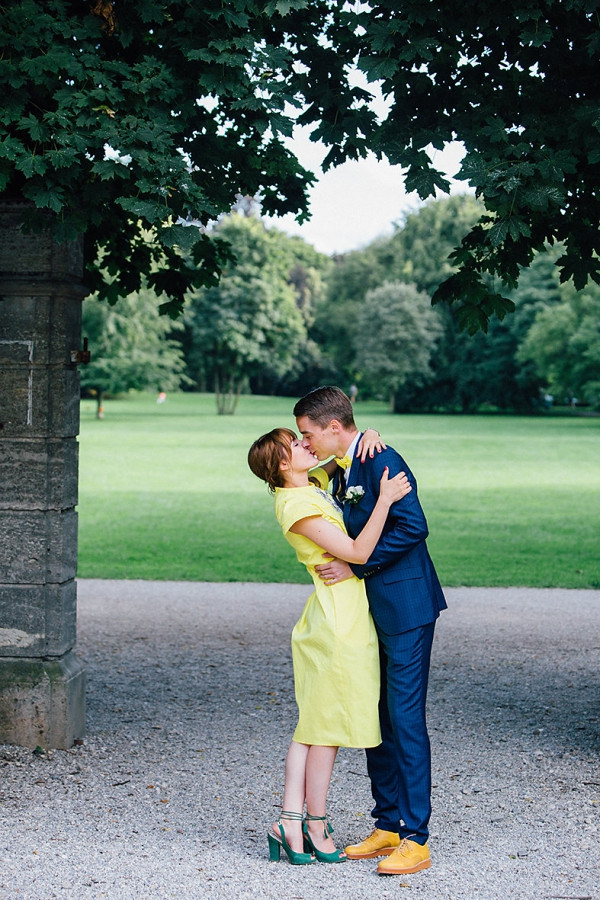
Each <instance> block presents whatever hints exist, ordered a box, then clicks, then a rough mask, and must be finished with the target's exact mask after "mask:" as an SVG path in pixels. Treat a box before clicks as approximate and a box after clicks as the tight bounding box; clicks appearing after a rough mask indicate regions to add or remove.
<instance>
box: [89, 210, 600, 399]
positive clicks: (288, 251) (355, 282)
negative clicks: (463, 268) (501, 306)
mask: <svg viewBox="0 0 600 900" xmlns="http://www.w3.org/2000/svg"><path fill="white" fill-rule="evenodd" d="M480 215H481V206H480V205H479V203H478V202H477V201H476V200H475V199H474V198H473V197H471V196H469V195H462V196H454V197H450V198H446V199H443V200H437V201H430V202H429V203H427V204H426V205H424V206H422V207H421V208H420V209H419V210H418V211H416V212H414V213H411V214H409V215H408V216H406V218H405V220H404V221H403V222H402V223H401V224H399V225H398V227H397V228H396V230H395V232H394V233H393V234H392V236H391V237H386V238H380V239H378V240H376V241H374V242H372V243H371V244H369V245H367V246H366V247H364V248H363V249H361V250H356V251H353V252H351V253H347V254H343V255H340V256H336V257H334V258H333V259H332V258H329V257H327V256H325V255H323V254H320V253H318V252H317V251H316V250H314V248H313V247H311V246H310V245H309V244H307V243H306V242H305V241H303V240H302V239H301V238H298V237H289V236H288V235H286V234H284V233H282V232H280V231H278V230H276V229H267V228H266V227H265V225H264V223H263V222H262V220H261V219H260V218H259V216H258V214H257V209H256V205H255V204H253V203H251V202H250V203H248V202H246V203H243V202H240V203H239V204H238V209H237V211H235V212H234V213H232V214H231V215H229V216H226V217H224V218H223V219H222V220H221V221H220V222H219V223H218V224H217V226H216V227H215V228H214V235H215V236H216V237H218V238H220V239H223V240H225V241H227V242H228V243H229V244H230V246H231V249H232V251H233V256H234V259H233V260H231V261H230V262H229V263H227V264H226V265H225V268H224V271H223V275H222V277H221V280H220V281H219V283H218V284H216V285H214V286H209V287H204V288H199V289H197V290H194V291H191V292H188V295H187V298H186V302H185V307H184V315H183V319H182V323H181V324H178V325H177V326H175V327H174V326H173V323H170V322H169V320H166V319H165V318H164V317H160V316H158V315H157V314H156V312H154V310H156V306H157V304H156V298H155V297H154V303H152V300H151V299H150V298H149V297H148V292H147V290H142V291H140V292H139V294H138V295H130V296H129V298H126V299H125V301H119V304H117V306H116V307H114V308H111V307H108V306H107V305H106V304H105V303H103V302H100V301H98V300H97V299H93V300H88V301H86V302H85V303H84V334H88V336H89V337H90V342H91V345H92V357H93V359H94V353H95V356H96V362H92V364H90V366H89V367H87V368H86V369H84V370H83V373H82V377H83V384H84V386H88V387H94V388H95V389H96V390H103V391H111V392H113V393H116V392H118V391H123V390H127V389H131V388H137V389H148V388H154V389H156V390H157V391H161V390H173V389H175V388H176V387H183V388H184V389H189V390H210V391H212V390H214V391H215V395H216V399H217V408H218V412H219V413H222V414H224V413H232V412H234V410H235V407H236V403H237V398H238V397H239V396H240V393H241V392H242V391H252V392H254V393H264V394H281V395H289V396H297V395H300V394H302V393H304V392H305V391H307V390H309V389H311V388H313V387H316V386H318V385H319V384H323V383H337V384H340V385H342V386H345V387H346V388H347V389H348V388H349V386H350V385H356V386H357V387H358V391H359V396H360V397H362V398H365V399H366V398H370V397H374V398H381V399H385V400H386V401H387V402H388V403H389V406H390V409H392V410H393V411H396V412H404V411H409V410H410V411H456V412H476V411H479V410H502V411H520V412H527V411H534V410H540V409H542V408H543V407H544V406H547V405H550V404H551V403H553V402H556V403H559V404H563V403H572V404H575V403H580V404H587V405H589V406H590V407H591V408H594V409H597V408H600V287H599V286H598V285H596V284H594V283H590V284H589V285H587V286H586V287H585V288H584V289H583V290H582V291H580V292H577V291H576V290H575V289H574V288H573V286H572V284H570V283H567V284H560V282H559V273H558V269H557V266H556V264H555V263H556V259H557V258H558V256H559V255H560V253H561V252H562V250H561V248H560V247H559V246H554V247H549V248H548V249H547V250H546V252H540V253H538V254H537V255H536V256H535V258H534V260H533V262H532V264H531V266H530V267H529V268H528V269H524V270H523V272H522V273H521V277H520V279H519V286H518V289H516V290H515V291H513V293H512V295H511V297H510V299H511V300H512V301H513V302H514V304H515V312H514V313H513V314H512V315H509V316H506V318H504V319H503V320H500V319H499V318H497V317H492V319H491V320H490V325H489V329H488V332H487V333H484V332H482V331H479V332H477V333H476V334H474V335H470V334H468V333H467V331H465V330H461V328H460V327H459V324H458V321H457V317H456V313H455V312H454V311H453V309H452V308H451V307H448V306H447V305H446V304H440V305H436V306H432V305H431V297H432V295H433V294H434V293H435V291H436V290H437V288H438V287H439V285H440V284H441V283H442V282H444V281H445V280H446V279H448V277H449V276H450V275H451V274H452V271H453V270H452V267H451V264H450V262H449V261H448V259H449V255H450V253H451V251H452V249H453V248H454V247H456V246H458V245H459V244H460V242H461V240H462V239H463V237H464V236H465V235H466V234H467V233H468V232H469V230H470V229H471V228H472V227H473V225H474V223H475V222H476V221H477V220H478V218H479V216H480ZM188 264H189V265H193V262H192V261H191V259H190V260H188ZM493 289H494V285H493V284H492V283H491V284H490V290H493ZM136 298H137V300H139V301H141V302H140V303H136V302H135V300H136ZM121 303H124V307H123V313H122V323H121V324H122V327H121V328H120V327H119V314H118V313H117V312H116V310H117V309H118V308H119V306H120V304H121ZM125 306H126V309H125ZM138 316H139V317H140V318H139V323H138V324H137V325H136V322H137V320H138ZM86 329H87V330H86ZM117 334H119V337H118V339H117V337H116V335H117ZM128 342H129V343H128ZM94 343H96V350H95V351H94Z"/></svg>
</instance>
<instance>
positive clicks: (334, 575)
mask: <svg viewBox="0 0 600 900" xmlns="http://www.w3.org/2000/svg"><path fill="white" fill-rule="evenodd" d="M323 556H324V557H325V558H326V559H327V562H325V563H321V565H319V566H315V571H316V573H317V575H318V576H319V578H320V579H321V581H324V582H325V584H338V582H340V581H346V579H348V578H352V576H353V575H354V572H353V571H352V569H351V568H350V566H349V565H348V563H347V562H345V561H344V560H343V559H337V558H336V557H332V556H330V555H329V553H324V554H323Z"/></svg>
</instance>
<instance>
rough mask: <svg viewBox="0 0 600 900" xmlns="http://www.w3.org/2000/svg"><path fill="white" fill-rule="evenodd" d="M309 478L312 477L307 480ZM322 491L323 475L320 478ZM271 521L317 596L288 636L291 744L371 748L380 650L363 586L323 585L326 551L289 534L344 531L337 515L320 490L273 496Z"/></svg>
mask: <svg viewBox="0 0 600 900" xmlns="http://www.w3.org/2000/svg"><path fill="white" fill-rule="evenodd" d="M312 475H313V473H311V477H312ZM319 475H320V480H321V483H323V480H322V479H323V477H324V478H325V481H326V480H327V475H326V473H325V472H324V471H322V470H321V472H320V473H319ZM275 514H276V516H277V519H278V521H279V524H280V525H281V528H282V530H283V533H284V535H285V537H286V539H287V540H288V541H289V543H290V544H291V545H292V547H293V548H294V550H295V551H296V555H297V557H298V560H299V561H300V562H301V563H303V564H304V565H305V566H306V568H307V569H308V571H309V573H310V575H311V576H312V579H313V583H314V588H315V589H314V592H313V593H312V594H311V595H310V597H309V598H308V600H307V602H306V605H305V607H304V609H303V611H302V615H301V616H300V619H299V620H298V622H297V623H296V625H295V626H294V630H293V631H292V659H293V664H294V686H295V691H296V702H297V704H298V711H299V718H298V725H297V727H296V731H295V732H294V740H295V741H297V742H298V743H301V744H317V745H320V746H334V747H375V746H377V745H378V744H380V743H381V733H380V730H379V715H378V704H379V650H378V641H377V634H376V631H375V626H374V624H373V620H372V618H371V614H370V612H369V605H368V601H367V595H366V591H365V586H364V582H363V581H361V580H360V579H358V578H356V577H354V576H353V577H352V578H349V579H347V580H346V581H342V582H340V583H339V584H334V585H327V584H325V582H323V581H321V579H320V578H319V577H318V575H317V574H316V572H315V568H314V567H315V566H316V565H319V564H320V563H323V561H324V560H323V556H322V554H323V549H322V548H321V547H318V546H317V545H316V544H314V543H313V542H312V541H311V540H309V539H308V538H306V537H303V536H302V535H299V534H294V533H293V532H291V531H290V530H289V529H290V527H291V526H292V525H293V524H294V523H295V522H298V521H299V520H300V519H304V518H307V517H309V516H322V517H323V518H325V519H327V520H328V521H329V522H332V523H333V524H334V525H335V526H336V527H337V528H340V529H341V530H342V531H345V528H344V520H343V516H342V511H341V509H340V508H339V506H338V505H337V503H336V502H335V500H334V499H333V497H332V496H331V495H330V494H329V493H327V491H325V490H323V489H322V488H318V487H315V486H314V485H312V484H311V485H310V486H308V487H300V488H277V489H276V490H275Z"/></svg>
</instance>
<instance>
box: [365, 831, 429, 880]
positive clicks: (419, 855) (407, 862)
mask: <svg viewBox="0 0 600 900" xmlns="http://www.w3.org/2000/svg"><path fill="white" fill-rule="evenodd" d="M430 865H431V857H430V855H429V847H428V846H427V844H417V842H416V841H411V840H410V839H409V838H404V840H403V841H402V842H401V843H400V846H399V847H398V848H397V849H396V850H394V852H393V853H392V854H391V856H388V858H387V859H382V860H381V862H380V863H379V864H378V866H377V874H378V875H410V874H411V873H412V872H420V871H421V869H428V868H429V866H430Z"/></svg>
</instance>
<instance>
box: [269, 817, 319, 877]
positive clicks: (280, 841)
mask: <svg viewBox="0 0 600 900" xmlns="http://www.w3.org/2000/svg"><path fill="white" fill-rule="evenodd" d="M282 819H283V820H284V821H288V822H302V821H303V816H302V813H298V812H290V811H289V810H287V809H282V810H281V815H280V816H279V821H278V822H277V827H278V828H279V835H277V834H275V833H274V832H273V831H268V832H267V838H268V840H269V859H270V860H271V862H277V861H278V860H279V858H280V855H281V850H282V848H283V851H284V852H285V854H286V856H287V858H288V859H289V861H290V862H291V864H292V865H293V866H307V865H309V864H310V863H314V862H315V858H314V856H313V855H312V853H299V852H298V851H296V850H292V848H291V847H290V845H289V844H288V842H287V838H286V836H285V829H284V827H283V822H282V821H281V820H282Z"/></svg>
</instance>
